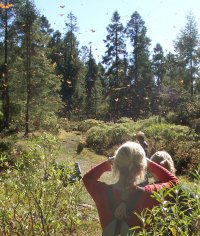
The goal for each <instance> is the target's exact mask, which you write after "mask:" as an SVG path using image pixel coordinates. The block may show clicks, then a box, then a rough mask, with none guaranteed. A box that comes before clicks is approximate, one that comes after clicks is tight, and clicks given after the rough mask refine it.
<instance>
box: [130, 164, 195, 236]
mask: <svg viewBox="0 0 200 236" xmlns="http://www.w3.org/2000/svg"><path fill="white" fill-rule="evenodd" d="M193 175H194V182H195V183H196V189H195V191H194V192H192V194H191V192H190V191H191V190H190V189H185V188H184V184H183V185H178V186H175V187H174V188H172V189H163V190H161V191H159V192H155V193H153V198H154V199H156V200H157V201H158V202H159V205H158V206H155V207H154V208H153V209H152V210H149V209H146V210H144V211H143V212H142V213H141V214H138V213H135V214H136V215H137V216H138V218H139V219H140V221H141V223H142V226H136V227H133V229H134V233H133V235H135V233H136V232H137V233H136V234H137V235H138V236H146V235H149V236H154V235H164V236H165V235H166V236H168V235H179V236H188V235H190V236H196V235H199V234H198V233H199V230H200V202H199V197H200V196H199V191H198V186H199V184H200V166H199V169H198V170H197V171H195V172H193ZM138 230H139V232H138ZM135 231H136V232H135Z"/></svg>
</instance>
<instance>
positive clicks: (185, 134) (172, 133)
mask: <svg viewBox="0 0 200 236" xmlns="http://www.w3.org/2000/svg"><path fill="white" fill-rule="evenodd" d="M144 132H145V134H146V135H147V137H148V142H149V155H150V156H151V155H152V154H153V153H154V152H156V151H158V150H166V151H167V152H169V153H170V155H171V156H172V158H173V160H174V162H175V166H176V169H177V174H185V170H187V169H188V168H190V170H192V169H194V167H195V166H196V164H198V162H199V158H200V155H199V154H200V151H199V150H200V148H199V147H200V144H199V143H198V142H196V141H195V140H196V136H197V135H196V134H195V133H194V132H193V131H192V130H191V129H190V128H189V127H187V126H180V125H173V124H166V123H160V124H154V125H151V126H150V127H148V128H145V129H144Z"/></svg>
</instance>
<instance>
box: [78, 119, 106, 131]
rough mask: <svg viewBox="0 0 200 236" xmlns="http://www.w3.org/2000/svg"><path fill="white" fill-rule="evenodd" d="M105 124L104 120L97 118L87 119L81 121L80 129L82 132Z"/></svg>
mask: <svg viewBox="0 0 200 236" xmlns="http://www.w3.org/2000/svg"><path fill="white" fill-rule="evenodd" d="M102 124H104V122H103V121H100V120H95V119H87V120H84V121H82V122H80V124H79V126H78V130H79V131H81V132H87V131H88V130H89V129H90V128H92V127H97V126H99V125H102Z"/></svg>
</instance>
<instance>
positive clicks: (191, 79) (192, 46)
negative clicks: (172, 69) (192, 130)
mask: <svg viewBox="0 0 200 236" xmlns="http://www.w3.org/2000/svg"><path fill="white" fill-rule="evenodd" d="M199 46H200V41H199V33H198V29H197V23H196V21H195V18H194V16H193V15H192V14H191V13H190V14H189V15H188V16H187V22H186V25H185V28H184V29H183V30H181V31H180V34H179V35H178V37H177V39H176V41H175V49H176V52H177V55H178V58H179V63H180V65H181V67H182V68H181V69H182V71H183V74H184V77H183V80H184V84H185V88H186V89H188V90H189V91H190V94H191V96H193V95H194V92H195V91H194V84H195V81H196V77H197V73H198V63H199V60H198V59H199V58H198V48H199Z"/></svg>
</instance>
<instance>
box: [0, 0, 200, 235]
mask: <svg viewBox="0 0 200 236" xmlns="http://www.w3.org/2000/svg"><path fill="white" fill-rule="evenodd" d="M65 20H66V30H65V32H64V33H61V32H60V31H58V30H55V29H53V28H52V27H51V25H50V23H49V21H48V18H47V17H46V16H44V15H41V14H40V13H39V11H38V9H37V8H36V6H35V4H34V1H32V0H15V1H14V0H9V1H8V0H4V1H0V185H1V189H2V190H0V204H2V210H0V221H1V222H2V223H3V224H2V226H0V234H2V235H48V236H49V235H64V234H65V235H89V234H90V235H100V234H99V225H98V223H97V220H96V217H97V216H96V215H95V214H96V213H94V208H93V206H92V203H91V202H88V201H89V200H88V197H87V194H86V192H84V191H85V190H83V187H81V184H80V183H76V188H74V187H73V186H71V185H70V186H68V185H67V187H66V183H65V182H63V179H62V178H61V179H60V175H61V170H60V169H59V168H58V169H55V165H54V164H55V161H58V162H59V163H65V162H69V163H73V162H74V161H75V159H76V160H78V161H79V162H80V164H82V165H83V167H82V169H83V172H86V171H87V170H88V166H90V165H93V164H95V163H99V162H100V160H103V159H105V157H107V156H109V155H112V153H113V151H114V149H115V148H116V147H117V146H118V145H119V144H121V143H123V142H125V141H127V140H130V139H131V140H134V139H135V133H136V132H137V131H140V130H142V131H144V132H145V134H146V137H147V140H148V142H149V144H150V152H149V153H150V155H152V154H153V153H154V152H155V151H156V150H161V149H165V150H167V151H169V153H171V154H172V156H173V158H174V161H175V164H176V169H177V173H178V174H179V175H180V176H182V177H181V178H183V179H184V181H187V182H188V184H189V185H190V186H192V188H193V190H194V191H196V188H197V189H198V191H199V176H200V168H199V169H198V165H199V161H200V159H199V158H200V141H199V137H200V37H199V36H200V35H199V32H198V26H197V23H196V20H195V18H194V16H193V15H192V13H189V14H188V16H187V18H186V24H185V25H183V29H182V30H180V32H179V33H178V36H177V38H175V39H174V52H173V53H172V52H168V53H167V54H165V53H164V52H165V49H164V48H163V47H162V45H161V44H159V43H157V44H156V45H155V47H154V48H153V53H150V45H151V39H150V38H149V37H147V31H148V29H147V27H146V26H145V22H144V21H143V19H142V16H141V15H140V14H139V12H137V11H133V13H132V15H131V16H130V19H129V21H128V23H127V24H126V25H123V24H122V23H121V17H120V13H119V12H118V11H115V12H113V15H112V16H111V20H110V22H108V25H107V28H106V30H107V35H105V39H104V40H103V41H104V43H105V48H106V51H105V53H104V55H101V58H102V60H101V61H100V62H97V60H96V59H95V57H94V56H93V52H94V51H93V50H94V48H93V47H92V44H91V43H89V45H80V43H79V39H78V30H79V26H78V25H77V18H76V16H75V14H74V13H72V12H70V13H69V14H68V15H67V18H66V19H65ZM54 136H55V137H56V138H55V137H54ZM66 140H68V141H66ZM66 142H67V143H66ZM58 147H59V148H58ZM56 149H59V150H56ZM65 155H67V156H68V159H67V160H66V159H65V157H64V156H65ZM80 155H82V156H80ZM56 156H57V160H56V158H55V157H56ZM88 158H90V160H88ZM53 163H54V164H53ZM69 165H71V164H69ZM195 169H196V172H195V173H196V174H195V177H194V174H191V172H192V171H195ZM36 170H37V171H36ZM67 171H68V172H67V173H66V176H68V175H69V174H70V173H69V170H68V169H67ZM107 178H108V177H107ZM46 179H48V181H46ZM108 179H109V178H108ZM44 180H45V181H44ZM196 180H198V181H197V186H196V185H195V186H193V183H196V182H195V181H196ZM47 189H48V191H47ZM54 194H55V195H54ZM80 194H81V196H83V197H82V198H81V199H80ZM64 195H66V196H68V199H67V200H66V199H65V198H63V196H64ZM52 196H54V197H52ZM24 199H26V200H25V201H24ZM39 199H42V200H39ZM23 201H24V202H23ZM41 201H42V202H41ZM6 203H8V204H6ZM86 203H87V204H86ZM190 204H191V202H190ZM193 204H194V205H195V204H197V205H198V204H199V202H197V201H196V202H195V203H194V202H193ZM7 206H9V207H7ZM22 206H23V210H22V208H21V207H22ZM77 206H79V207H77ZM64 209H65V210H64ZM90 214H93V215H94V217H92V216H89V215H90ZM177 214H179V213H177ZM22 217H25V219H24V222H20V219H21V218H22ZM173 217H174V216H173ZM173 217H172V233H173V232H174V230H175V228H176V227H175V228H173V227H174V226H173V223H174V222H175V221H176V217H177V215H175V217H174V218H173ZM192 217H193V218H195V219H197V221H198V219H199V218H198V217H199V207H198V210H196V211H194V214H193V216H192ZM59 218H60V221H59ZM188 222H189V223H190V220H189V219H188V218H187V219H185V218H184V221H183V222H181V223H180V225H181V224H186V223H188ZM165 223H166V222H165ZM198 225H199V223H197V222H196V221H195V230H194V234H191V235H196V233H197V231H198ZM163 227H164V226H163ZM177 227H178V226H177ZM164 228H166V225H165V227H164ZM164 228H162V230H163V229H164ZM155 230H158V231H155V232H158V234H157V235H162V234H159V233H161V231H159V230H161V229H155ZM176 230H177V228H176ZM178 230H179V229H178ZM92 232H93V233H94V232H95V234H92ZM177 232H179V231H177ZM162 233H163V231H162ZM141 235H143V234H141ZM144 235H147V234H144ZM149 235H151V234H149ZM152 235H154V234H152ZM163 235H164V234H163ZM172 235H183V236H184V235H187V234H172Z"/></svg>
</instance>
